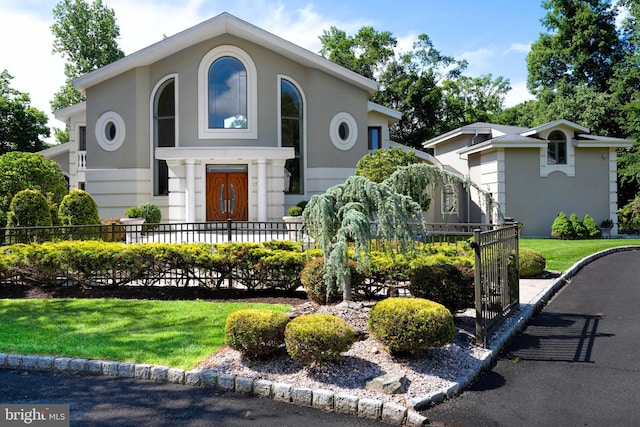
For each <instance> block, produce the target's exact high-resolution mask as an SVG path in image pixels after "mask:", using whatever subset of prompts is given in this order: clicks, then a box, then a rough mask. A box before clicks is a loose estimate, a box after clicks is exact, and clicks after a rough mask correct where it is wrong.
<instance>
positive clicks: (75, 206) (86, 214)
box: [58, 189, 100, 225]
mask: <svg viewBox="0 0 640 427" xmlns="http://www.w3.org/2000/svg"><path fill="white" fill-rule="evenodd" d="M58 216H59V218H60V224H61V225H94V224H100V217H99V216H98V205H96V202H95V201H94V200H93V197H91V194H89V193H87V192H86V191H84V190H78V189H74V190H71V191H70V192H69V194H67V195H66V196H64V197H63V199H62V202H61V203H60V207H59V210H58Z"/></svg>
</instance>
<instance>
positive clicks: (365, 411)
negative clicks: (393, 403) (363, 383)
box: [358, 398, 382, 420]
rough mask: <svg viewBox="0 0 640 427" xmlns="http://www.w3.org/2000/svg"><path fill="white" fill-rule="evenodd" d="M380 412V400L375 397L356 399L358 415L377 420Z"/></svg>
mask: <svg viewBox="0 0 640 427" xmlns="http://www.w3.org/2000/svg"><path fill="white" fill-rule="evenodd" d="M381 414H382V402H381V401H379V400H375V399H366V398H363V399H360V400H358V416H359V417H362V418H369V419H371V420H379V419H380V416H381Z"/></svg>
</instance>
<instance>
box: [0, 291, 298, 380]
mask: <svg viewBox="0 0 640 427" xmlns="http://www.w3.org/2000/svg"><path fill="white" fill-rule="evenodd" d="M242 308H269V309H272V310H277V311H284V312H286V311H288V310H289V308H290V307H289V306H288V305H269V304H257V303H212V302H206V301H146V300H117V299H44V300H36V299H27V300H14V299H2V300H0V353H12V354H25V355H47V356H65V357H75V358H86V359H101V360H114V361H120V362H127V361H129V362H137V363H150V364H153V365H162V366H170V367H175V368H183V369H191V368H193V367H194V366H195V365H196V364H197V363H198V362H200V361H201V360H203V359H204V358H206V357H207V356H208V355H210V354H211V353H212V352H214V351H215V350H217V349H218V348H219V347H220V346H222V345H223V344H224V325H225V321H226V318H227V316H228V315H229V313H231V312H232V311H235V310H239V309H242Z"/></svg>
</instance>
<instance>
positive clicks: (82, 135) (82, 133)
mask: <svg viewBox="0 0 640 427" xmlns="http://www.w3.org/2000/svg"><path fill="white" fill-rule="evenodd" d="M78 151H87V127H86V126H80V128H79V131H78Z"/></svg>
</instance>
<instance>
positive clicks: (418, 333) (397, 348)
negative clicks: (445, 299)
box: [369, 298, 454, 356]
mask: <svg viewBox="0 0 640 427" xmlns="http://www.w3.org/2000/svg"><path fill="white" fill-rule="evenodd" d="M369 330H370V331H371V334H372V335H373V336H374V337H375V338H377V339H378V340H380V341H381V342H382V343H383V344H384V345H385V346H386V347H387V349H388V350H389V352H390V353H391V354H394V355H411V356H414V355H417V354H420V353H423V352H425V351H426V350H428V349H430V348H433V347H441V346H443V345H445V344H448V343H450V342H451V341H452V340H453V336H454V335H453V334H454V324H453V315H452V314H451V312H450V311H449V310H448V309H447V308H446V307H445V306H443V305H442V304H438V303H436V302H433V301H429V300H426V299H423V298H387V299H386V300H383V301H380V302H379V303H377V304H376V305H375V306H373V308H372V309H371V312H370V313H369Z"/></svg>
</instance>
